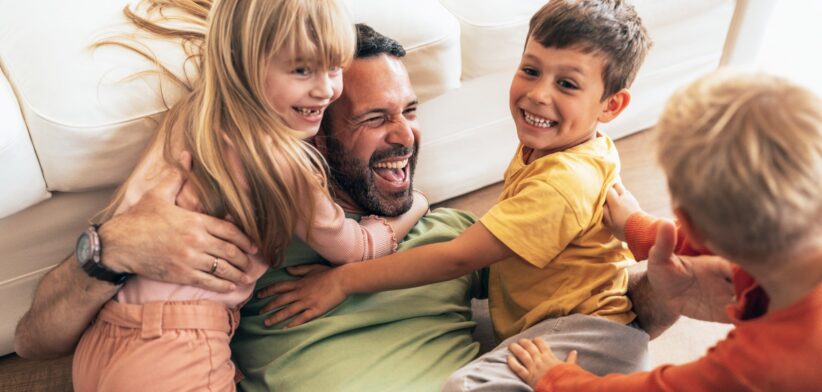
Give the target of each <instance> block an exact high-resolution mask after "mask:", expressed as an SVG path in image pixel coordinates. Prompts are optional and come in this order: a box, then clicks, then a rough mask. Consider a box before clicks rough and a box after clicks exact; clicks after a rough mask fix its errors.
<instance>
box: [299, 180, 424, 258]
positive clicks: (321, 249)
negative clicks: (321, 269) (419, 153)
mask: <svg viewBox="0 0 822 392" xmlns="http://www.w3.org/2000/svg"><path fill="white" fill-rule="evenodd" d="M314 200H315V208H314V211H315V212H314V221H313V222H311V224H310V225H308V224H306V222H302V221H301V222H298V223H297V227H296V231H295V233H296V234H297V236H298V237H300V239H301V240H303V241H305V243H306V244H308V246H310V247H311V248H312V249H314V250H315V251H316V252H317V253H319V254H320V255H321V256H322V257H323V258H325V259H326V260H328V261H329V262H331V263H333V264H345V263H350V262H355V261H362V260H370V259H373V258H376V257H380V256H385V255H389V254H391V253H394V252H395V251H396V250H397V243H398V241H399V240H400V239H402V238H404V237H405V236H406V235H407V234H408V232H409V231H411V228H413V227H414V225H415V224H416V223H417V221H419V220H420V218H422V216H423V215H425V213H426V212H428V200H426V199H425V196H423V195H422V194H421V193H419V192H414V202H413V204H412V205H411V208H410V209H409V210H408V211H407V212H405V213H404V214H402V215H400V216H396V217H392V218H382V217H378V216H376V215H369V216H366V217H363V218H362V219H361V220H360V221H359V222H357V221H356V220H354V219H349V218H346V217H345V212H344V211H343V209H342V207H340V206H339V205H338V204H337V203H335V202H334V201H333V200H331V199H330V198H328V197H327V196H326V195H325V194H324V193H323V192H322V191H320V190H319V189H318V190H316V192H315V195H314ZM308 226H310V227H311V229H310V231H309V229H308Z"/></svg>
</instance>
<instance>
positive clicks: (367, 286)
mask: <svg viewBox="0 0 822 392" xmlns="http://www.w3.org/2000/svg"><path fill="white" fill-rule="evenodd" d="M512 255H513V252H512V251H511V250H510V249H509V248H508V247H507V246H506V245H505V244H503V243H502V242H501V241H500V240H498V239H497V238H496V237H494V235H493V234H491V232H490V231H488V229H486V228H485V226H483V225H482V224H481V223H480V224H474V225H473V226H471V227H470V228H468V229H467V230H466V231H465V232H463V233H462V234H461V235H460V236H459V237H457V238H455V239H453V240H451V241H448V242H441V243H437V244H431V245H426V246H421V247H418V248H413V249H409V250H407V251H404V252H400V253H395V254H393V255H390V256H387V257H382V258H379V259H376V260H373V261H369V262H367V263H355V264H347V265H344V266H341V267H338V268H333V269H331V270H327V271H323V272H319V273H316V274H310V275H307V276H306V277H305V278H303V279H300V280H295V281H287V282H279V283H276V284H274V285H271V286H269V287H267V288H264V289H263V290H260V292H258V293H257V295H258V297H267V296H271V295H274V294H279V296H278V297H277V298H275V299H274V300H273V301H271V302H270V303H268V304H267V305H266V306H265V307H264V308H263V309H262V312H267V311H270V310H272V309H276V308H279V307H281V306H285V305H287V306H286V307H285V308H283V309H282V310H280V311H279V312H277V313H276V314H274V315H273V316H272V317H271V318H269V319H268V320H266V324H267V325H272V324H276V323H279V322H281V321H283V320H286V319H288V318H290V317H292V316H295V315H297V314H298V313H299V315H297V317H296V318H294V320H292V321H291V322H290V323H288V327H292V326H296V325H300V324H302V323H304V322H306V321H309V320H311V319H313V318H315V317H317V316H319V315H322V314H325V312H327V311H329V310H331V309H332V308H334V307H335V306H337V305H338V304H339V303H341V302H342V301H343V300H344V299H345V298H346V297H347V296H348V295H351V294H355V293H370V292H376V291H385V290H395V289H402V288H408V287H415V286H422V285H425V284H430V283H435V282H441V281H445V280H450V279H454V278H458V277H460V276H463V275H465V274H467V273H469V272H471V271H474V270H478V269H480V268H483V267H486V266H488V265H491V264H493V263H494V262H496V261H499V260H502V259H504V258H507V257H509V256H512Z"/></svg>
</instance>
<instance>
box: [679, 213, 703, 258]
mask: <svg viewBox="0 0 822 392" xmlns="http://www.w3.org/2000/svg"><path fill="white" fill-rule="evenodd" d="M674 215H675V216H676V220H677V221H678V222H679V229H680V230H682V231H683V232H684V233H685V237H687V238H688V242H689V243H690V244H691V245H692V246H693V247H694V248H696V249H706V247H705V237H703V236H702V234H700V233H699V231H697V230H696V228H694V225H693V223H692V221H691V216H690V215H688V213H687V212H686V211H685V210H683V209H682V208H679V207H676V208H674Z"/></svg>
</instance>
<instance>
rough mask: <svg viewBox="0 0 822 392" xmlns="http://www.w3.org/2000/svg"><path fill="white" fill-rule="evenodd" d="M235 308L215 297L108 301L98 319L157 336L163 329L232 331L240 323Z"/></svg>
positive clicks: (143, 335)
mask: <svg viewBox="0 0 822 392" xmlns="http://www.w3.org/2000/svg"><path fill="white" fill-rule="evenodd" d="M235 312H236V311H232V310H231V309H228V308H227V307H226V306H225V304H223V303H219V302H212V301H175V302H149V303H146V304H124V303H120V302H117V301H114V300H111V301H108V303H106V305H105V306H104V307H103V309H102V310H101V311H100V314H99V315H98V316H97V318H98V319H99V320H102V321H105V322H108V323H111V324H114V325H117V326H121V327H126V328H134V329H141V330H142V331H141V336H142V337H143V338H146V339H151V338H157V337H160V335H162V331H163V330H172V329H203V330H213V331H222V332H225V333H227V334H233V332H234V329H235V328H236V326H237V320H238V317H237V315H236V314H235Z"/></svg>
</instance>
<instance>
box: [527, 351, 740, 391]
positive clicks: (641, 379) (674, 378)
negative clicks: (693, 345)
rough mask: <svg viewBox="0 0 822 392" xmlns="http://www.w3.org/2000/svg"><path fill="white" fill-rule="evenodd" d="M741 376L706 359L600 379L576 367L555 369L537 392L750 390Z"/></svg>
mask: <svg viewBox="0 0 822 392" xmlns="http://www.w3.org/2000/svg"><path fill="white" fill-rule="evenodd" d="M748 390H749V388H748V387H746V386H745V385H743V384H741V383H740V382H739V381H738V375H735V374H734V372H733V371H732V370H731V369H730V368H727V367H725V366H723V364H721V363H716V361H715V359H709V358H708V357H703V358H702V359H700V360H697V361H696V362H691V363H688V364H685V365H680V366H674V365H664V366H661V367H658V368H656V369H654V370H652V371H650V372H642V373H633V374H628V375H625V374H609V375H607V376H605V377H597V376H595V375H593V374H591V373H589V372H587V371H585V370H583V369H582V368H580V367H579V366H576V365H567V364H563V365H559V366H556V367H554V368H552V369H551V370H550V371H549V372H548V373H546V374H545V376H543V377H542V379H541V380H540V381H539V384H537V387H536V389H535V391H536V392H548V391H551V392H560V391H589V392H595V391H602V392H605V391H637V392H639V391H642V392H651V391H660V392H662V391H664V392H670V391H688V392H703V391H704V392H709V391H723V392H730V391H748Z"/></svg>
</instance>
